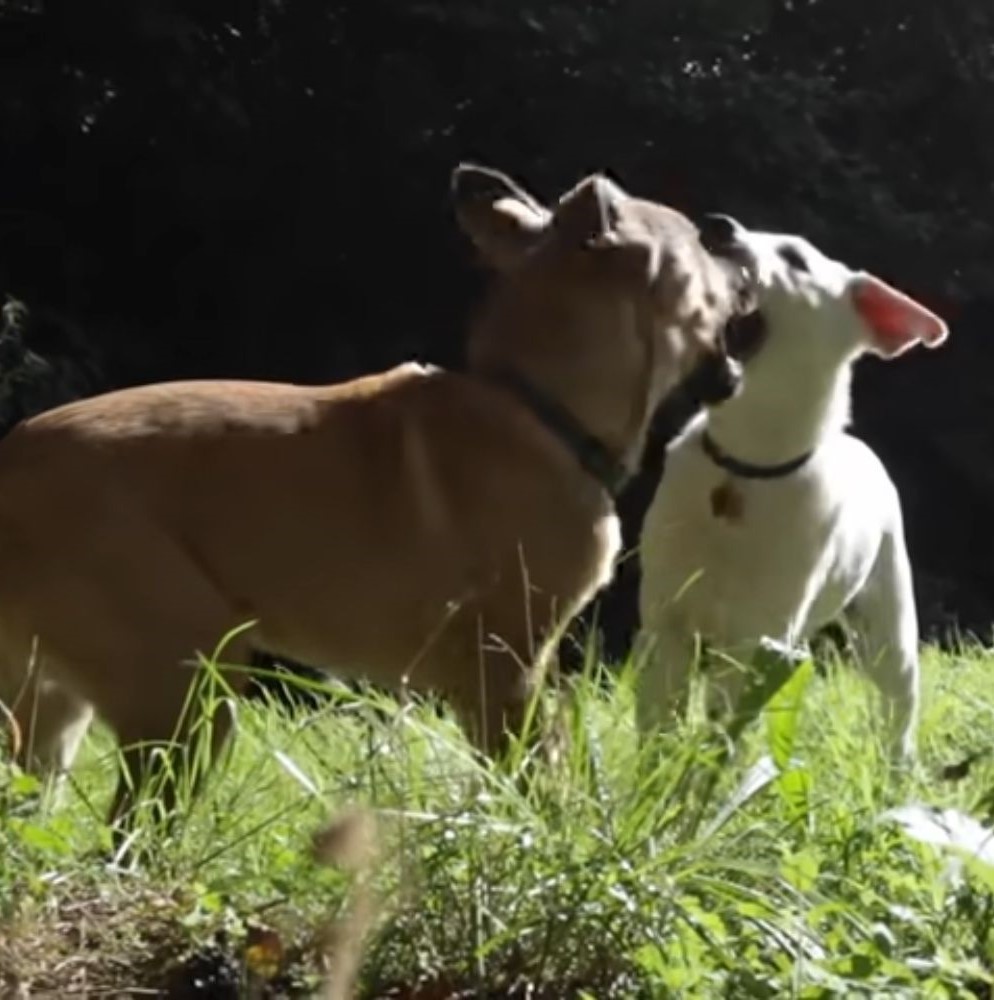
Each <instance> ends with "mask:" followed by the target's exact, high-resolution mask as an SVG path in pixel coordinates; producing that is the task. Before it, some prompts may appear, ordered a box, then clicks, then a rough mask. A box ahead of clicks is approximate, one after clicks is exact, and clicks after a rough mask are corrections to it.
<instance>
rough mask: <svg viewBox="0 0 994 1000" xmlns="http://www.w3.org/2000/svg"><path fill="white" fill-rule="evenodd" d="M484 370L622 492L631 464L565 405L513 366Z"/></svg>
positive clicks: (611, 491) (614, 492) (611, 488)
mask: <svg viewBox="0 0 994 1000" xmlns="http://www.w3.org/2000/svg"><path fill="white" fill-rule="evenodd" d="M480 374H481V375H482V377H483V378H485V379H486V380H487V381H489V382H491V383H492V384H494V385H496V386H499V387H500V388H502V389H504V390H506V391H507V392H509V393H510V394H511V395H512V396H514V397H515V399H517V400H518V402H519V403H521V404H522V405H523V406H525V407H526V408H527V409H528V410H529V411H530V412H531V413H532V414H533V415H534V416H535V417H536V418H537V419H538V420H539V422H540V423H542V424H543V425H544V426H545V427H546V428H547V429H548V430H549V431H551V432H552V433H553V434H554V435H555V436H556V437H557V438H559V440H560V441H561V442H562V443H563V444H564V445H565V446H566V447H567V448H568V449H569V451H571V452H572V453H573V455H574V456H575V457H576V460H577V461H578V462H579V463H580V465H581V466H582V468H583V469H584V470H586V472H587V473H589V475H591V476H592V477H593V478H594V479H596V480H597V482H599V483H600V484H601V486H603V487H604V489H605V490H606V491H607V493H608V495H609V496H610V497H611V498H612V499H614V498H615V497H617V496H618V494H619V493H621V491H622V490H623V489H624V487H625V485H626V484H627V482H628V480H629V479H630V478H631V472H630V470H629V468H628V466H627V465H626V464H625V463H624V461H622V460H621V459H620V458H619V457H618V456H617V455H616V454H615V453H614V452H613V451H612V450H611V449H610V448H609V447H608V446H607V445H606V444H604V442H603V441H601V440H600V439H599V438H598V437H597V436H596V435H594V434H591V433H590V431H588V430H587V428H586V427H585V426H584V425H583V423H582V422H581V421H580V420H578V419H577V417H576V416H575V415H574V414H573V413H572V412H571V411H570V410H569V409H568V408H567V407H566V406H565V405H563V404H562V403H560V402H559V401H558V400H557V399H555V398H554V397H553V396H551V395H549V394H548V393H546V392H544V391H543V390H542V389H540V388H539V387H538V386H537V385H535V383H534V382H532V380H531V379H529V378H527V377H525V376H523V375H522V374H521V373H520V372H517V371H515V370H514V369H513V368H511V367H508V366H504V367H501V368H495V369H493V370H489V371H483V372H482V373H480Z"/></svg>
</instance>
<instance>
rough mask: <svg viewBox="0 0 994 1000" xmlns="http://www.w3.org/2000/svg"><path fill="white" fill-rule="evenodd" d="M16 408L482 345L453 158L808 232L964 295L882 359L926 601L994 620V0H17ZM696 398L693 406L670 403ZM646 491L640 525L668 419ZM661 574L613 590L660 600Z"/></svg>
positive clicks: (619, 596) (877, 367)
mask: <svg viewBox="0 0 994 1000" xmlns="http://www.w3.org/2000/svg"><path fill="white" fill-rule="evenodd" d="M0 29H2V34H0V292H6V293H8V294H10V295H13V296H16V297H17V298H18V299H19V300H21V301H23V302H24V303H26V305H27V306H28V308H29V309H30V314H29V315H27V316H25V315H24V314H19V315H14V314H13V313H12V312H11V311H10V310H8V315H7V321H6V327H5V329H4V331H3V335H2V337H0V430H3V429H6V428H7V427H9V426H10V424H11V423H12V422H13V420H15V419H16V418H17V417H19V416H21V415H22V414H23V413H25V412H33V411H36V410H38V409H41V408H43V407H45V406H48V405H51V404H53V403H54V402H57V401H60V400H62V399H65V398H70V397H71V396H74V395H80V394H85V393H88V392H93V391H96V390H97V389H99V388H103V387H107V386H117V385H124V384H130V383H136V382H143V381H149V380H156V379H168V378H177V377H186V376H247V377H265V378H278V379H291V380H296V381H305V382H306V381H322V380H335V379H341V378H345V377H348V376H352V375H355V374H358V373H361V372H365V371H369V370H375V369H378V368H382V367H385V366H388V365H391V364H393V363H395V362H397V361H399V360H401V359H405V358H409V357H412V356H414V357H419V358H421V359H424V360H431V361H435V362H439V363H443V364H458V363H459V360H460V345H461V343H462V336H463V330H464V326H465V321H466V316H467V314H468V312H469V310H470V308H471V306H472V303H473V301H474V300H475V298H476V296H477V295H478V293H479V289H480V285H481V275H480V274H479V272H478V271H477V270H476V269H475V268H474V266H473V264H472V255H471V252H470V248H469V247H468V245H467V244H466V243H465V241H464V240H463V239H462V238H461V236H460V235H459V234H458V233H457V231H456V228H455V226H454V223H453V220H452V215H451V212H450V209H449V205H448V201H447V184H448V176H449V172H450V170H451V168H452V166H453V165H454V164H455V163H456V162H457V161H458V160H460V159H465V158H471V159H479V160H482V161H484V162H487V163H490V164H492V165H495V166H498V167H500V168H502V169H504V170H507V171H508V172H510V173H512V174H514V175H515V176H516V177H518V178H519V179H520V180H522V181H523V182H524V183H525V184H526V186H528V187H530V188H531V189H532V190H533V191H535V192H536V193H538V194H539V195H540V196H543V197H547V198H551V197H555V196H556V195H558V194H559V193H560V192H561V191H562V190H563V189H565V188H566V187H568V186H570V185H572V184H573V183H574V182H575V181H576V180H578V179H579V177H580V176H581V175H582V174H584V173H586V172H589V171H591V170H594V169H607V170H608V171H609V172H610V173H612V174H613V175H614V176H615V177H616V178H617V179H618V180H620V181H621V182H622V183H623V184H624V185H625V186H626V187H628V188H629V189H630V190H632V191H633V192H636V193H639V194H643V195H646V196H649V197H653V198H656V199H660V200H665V201H668V202H670V203H673V204H675V205H677V206H678V207H681V208H683V209H684V210H687V211H689V212H696V211H701V210H715V209H719V210H723V211H726V212H730V213H732V214H734V215H736V216H738V217H739V218H740V219H741V220H742V221H743V222H745V223H746V224H747V225H751V226H755V227H760V228H762V227H772V228H777V229H782V230H788V231H797V232H801V233H804V234H805V235H807V236H809V237H810V238H811V239H812V240H813V241H814V242H816V243H817V244H819V245H821V246H822V248H823V249H825V250H826V251H828V252H829V253H833V254H835V255H838V256H840V257H842V258H844V259H845V260H846V261H847V262H848V263H850V264H851V265H853V266H864V267H868V268H871V269H873V270H875V271H876V272H877V273H879V274H880V275H881V276H882V277H884V278H886V279H888V280H891V281H893V282H895V283H897V284H899V285H900V286H901V287H902V288H904V289H906V290H907V291H909V292H911V293H913V294H915V295H917V296H918V297H920V298H921V299H922V301H924V302H925V303H927V304H929V305H930V306H931V307H933V308H934V309H936V310H937V311H939V312H940V313H941V314H943V315H944V316H945V317H946V318H947V319H948V320H949V322H950V323H951V326H952V337H951V340H950V341H949V343H948V345H947V346H946V347H944V348H943V349H942V350H941V351H938V352H936V353H934V354H927V353H925V352H921V351H920V352H915V353H914V354H913V355H912V356H909V357H906V358H902V359H901V360H900V361H898V362H895V363H894V364H892V365H883V364H882V363H879V362H874V361H869V360H868V361H865V362H863V363H861V365H860V367H859V375H858V379H857V386H856V402H855V429H856V432H857V433H858V434H859V435H860V436H862V437H864V438H865V439H867V440H868V441H869V442H870V443H871V444H872V445H873V446H874V447H875V448H876V449H877V450H878V452H879V453H880V455H881V456H882V458H883V459H884V460H885V462H886V463H887V464H888V466H889V468H890V469H891V471H892V474H893V476H894V478H895V480H896V481H897V484H898V487H899V489H900V491H901V495H902V498H903V501H904V505H905V516H906V522H907V532H908V535H909V541H910V547H911V551H912V558H913V560H914V563H915V567H916V584H917V587H918V594H919V604H920V610H921V613H922V617H923V621H924V624H925V625H926V627H927V629H928V630H929V631H930V632H932V633H946V632H947V630H948V629H949V628H950V626H956V625H958V626H959V627H962V628H964V629H968V630H973V631H975V632H977V633H978V634H980V635H982V636H984V637H986V636H988V635H989V631H990V629H989V623H990V621H991V619H992V618H994V530H992V528H991V516H992V514H994V407H992V405H991V404H992V402H994V388H992V386H994V332H992V331H991V330H990V329H989V327H990V326H991V324H992V321H994V4H991V3H990V0H943V2H942V3H941V4H939V3H936V2H935V0H872V2H869V0H668V2H667V0H596V2H590V3H583V2H555V0H534V2H528V0H458V2H457V0H449V2H446V3H442V2H438V0H424V2H414V0H352V2H343V0H337V2H336V0H256V2H253V3H247V2H235V0H210V2H205V0H85V2H84V0H50V2H42V0H34V2H32V0H19V2H18V0H0ZM677 409H679V407H677ZM674 419H675V418H674V416H673V414H672V413H670V414H663V415H662V417H661V419H660V421H659V428H658V434H657V436H656V438H655V439H654V441H653V446H652V448H651V449H650V454H649V456H648V460H647V463H646V470H645V473H644V475H643V477H642V480H641V481H640V482H639V483H637V484H636V486H635V487H634V488H633V490H632V491H631V493H630V494H629V495H628V496H627V497H626V498H625V499H624V501H623V504H622V507H623V514H624V516H625V522H626V530H627V533H628V537H629V539H630V540H633V539H634V538H635V537H637V528H638V521H639V518H640V517H641V513H642V510H643V509H644V506H645V504H646V503H647V501H648V499H649V497H650V496H651V492H652V489H653V486H654V482H655V478H656V477H658V475H659V470H660V468H661V460H662V447H661V446H662V443H663V441H664V440H665V437H666V434H667V433H668V432H669V431H670V430H671V429H672V427H673V424H674ZM636 571H637V566H636V565H635V564H634V563H630V564H627V565H626V567H625V568H624V569H623V571H622V572H621V574H620V577H619V583H618V585H617V586H616V588H615V589H614V591H613V592H612V593H610V594H609V595H608V596H607V598H606V599H605V601H604V602H603V606H602V608H601V611H600V616H601V619H602V621H603V622H604V623H605V624H606V626H607V633H608V639H609V652H611V653H613V654H614V655H618V654H619V653H623V651H624V649H625V646H626V644H627V639H628V633H629V631H630V629H631V627H632V625H633V622H634V617H633V616H634V606H633V591H634V586H633V585H634V582H635V579H636V577H635V573H636Z"/></svg>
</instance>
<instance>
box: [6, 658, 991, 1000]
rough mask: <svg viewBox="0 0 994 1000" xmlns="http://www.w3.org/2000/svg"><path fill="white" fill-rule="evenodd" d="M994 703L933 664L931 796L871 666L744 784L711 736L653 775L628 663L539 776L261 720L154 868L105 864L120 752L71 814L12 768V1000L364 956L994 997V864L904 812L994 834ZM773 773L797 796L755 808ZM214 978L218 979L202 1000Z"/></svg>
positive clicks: (320, 723) (448, 748)
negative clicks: (900, 772)
mask: <svg viewBox="0 0 994 1000" xmlns="http://www.w3.org/2000/svg"><path fill="white" fill-rule="evenodd" d="M992 683H994V659H992V658H990V656H988V657H986V658H985V655H984V654H983V653H982V652H980V651H965V652H963V653H962V654H960V655H954V656H949V655H945V656H942V655H939V654H938V653H936V652H933V651H926V655H925V662H924V692H923V706H924V707H923V717H922V726H921V758H922V759H921V765H920V767H919V769H918V771H917V772H916V773H915V774H913V775H910V776H907V775H906V776H893V775H888V771H887V768H886V767H885V765H884V763H883V759H882V756H881V751H880V747H879V734H880V729H881V725H880V715H879V712H878V706H877V705H876V702H875V700H874V696H873V694H872V691H871V689H870V687H869V685H868V684H867V683H866V682H865V681H864V680H863V679H862V678H860V677H859V676H857V675H856V674H855V673H854V672H853V671H851V670H848V669H832V670H830V671H829V672H828V676H827V677H821V676H818V677H815V678H814V679H812V680H811V682H810V684H809V685H808V688H807V690H806V691H805V692H803V699H802V700H801V702H800V704H799V708H797V709H796V710H795V709H793V708H791V706H790V705H789V704H788V702H789V698H788V697H786V696H784V695H783V694H782V695H781V696H780V701H779V703H778V705H777V706H775V709H776V710H773V709H771V710H770V711H769V712H768V713H767V715H766V717H765V719H763V720H760V721H759V722H758V723H757V724H755V725H752V726H750V727H749V729H748V730H747V732H746V734H745V737H744V739H743V740H742V741H741V742H740V743H739V744H738V747H737V750H736V753H735V755H734V758H733V759H732V760H731V761H724V762H722V761H721V760H720V757H721V747H722V746H723V744H722V743H721V741H720V740H719V741H716V740H715V739H714V738H713V734H708V732H706V731H705V730H704V729H703V727H698V728H697V729H693V728H690V727H687V728H685V729H684V730H682V731H681V732H679V733H673V734H668V735H665V736H662V737H660V738H659V739H658V740H657V741H656V742H655V743H654V744H653V745H651V746H650V747H649V748H647V750H645V751H643V752H642V753H641V754H640V753H639V751H638V748H637V743H636V739H635V733H634V723H633V714H634V713H633V684H632V674H631V671H630V670H623V671H621V672H620V674H609V673H607V672H601V671H594V670H591V671H588V673H587V675H585V676H583V677H579V678H577V679H575V680H574V681H571V682H567V683H566V687H567V693H568V696H567V697H566V698H565V699H564V700H563V704H564V705H565V708H564V709H563V712H562V715H561V723H562V724H564V726H565V729H566V731H567V732H568V734H569V740H568V741H566V743H565V744H564V745H565V747H566V749H565V750H563V751H562V754H561V757H560V759H559V760H558V762H555V763H552V764H546V765H538V764H535V765H534V766H532V767H530V768H529V773H530V774H531V775H532V780H531V781H530V782H525V781H523V780H521V773H520V772H521V768H522V767H524V765H523V764H522V765H520V766H519V767H517V768H515V767H511V768H508V769H506V770H498V769H494V768H490V767H486V766H483V765H481V764H479V763H478V762H476V761H475V760H474V758H473V755H472V754H471V753H470V751H469V749H468V747H467V744H466V742H465V740H464V738H463V736H462V734H461V732H460V731H459V729H458V727H457V726H456V724H455V723H454V721H453V720H452V718H451V717H450V716H449V715H447V714H445V715H441V716H439V715H438V714H436V712H435V711H434V710H433V709H432V708H431V707H430V706H427V705H424V704H407V705H403V706H398V705H397V704H396V703H395V702H393V701H390V700H389V699H385V698H383V697H382V696H378V695H376V694H374V693H363V694H361V695H357V694H355V693H352V692H349V691H348V690H346V689H344V688H337V687H335V688H333V689H332V690H333V691H334V692H335V696H334V698H333V700H332V703H331V704H330V705H329V706H328V707H327V708H324V709H322V710H320V711H319V712H317V713H309V714H308V713H304V712H298V713H296V714H292V713H289V712H287V711H285V710H282V709H280V708H279V707H277V706H274V705H265V704H260V703H242V704H241V705H240V706H239V709H238V711H239V722H238V734H237V739H236V742H235V745H234V749H233V752H232V755H231V758H230V760H228V761H227V762H226V764H225V766H224V767H223V768H222V769H220V770H219V771H218V772H216V773H215V775H214V776H212V779H211V781H210V784H209V785H208V787H207V789H206V790H205V792H206V793H205V794H204V795H203V796H202V797H201V798H200V799H199V800H197V802H196V805H195V807H193V808H192V810H190V811H189V813H188V814H187V815H186V817H185V819H184V820H183V821H182V822H181V823H180V824H179V825H178V826H177V827H176V828H175V830H174V831H173V832H172V833H171V834H169V835H168V836H167V835H163V834H160V835H158V836H157V838H156V839H154V840H151V839H146V840H145V841H144V842H143V843H142V844H141V846H143V847H144V848H146V849H147V851H148V861H147V862H146V863H145V864H144V865H143V866H142V867H141V868H140V869H139V870H136V871H128V870H124V869H122V868H117V867H115V866H113V865H110V864H108V863H107V860H106V849H107V845H108V843H109V841H108V834H107V831H106V829H105V828H104V826H103V824H102V823H101V820H100V814H101V813H102V811H103V809H104V808H105V806H106V803H107V801H108V797H109V795H110V792H111V790H112V787H113V770H114V766H115V759H114V748H113V743H112V741H111V740H110V739H109V738H108V736H107V734H106V733H105V732H101V731H99V730H98V731H97V732H96V733H95V734H94V735H92V736H91V737H90V739H89V740H88V741H87V745H86V747H85V749H84V752H83V754H82V760H81V761H80V763H79V765H78V766H77V768H76V769H75V771H74V775H73V782H72V785H71V786H70V787H69V788H67V789H66V791H65V793H64V796H63V801H62V802H61V803H60V804H58V805H52V804H51V803H47V802H44V801H43V802H42V803H41V805H40V808H39V804H38V803H37V802H35V801H34V800H33V799H34V796H33V793H32V787H31V782H30V781H29V780H27V779H25V778H24V777H23V776H19V775H18V774H16V773H14V772H13V771H11V770H10V769H7V770H5V771H0V810H2V812H0V921H2V923H0V996H5V995H7V994H6V993H5V992H4V990H5V989H6V990H7V991H9V992H10V995H15V993H14V990H15V989H16V988H17V987H18V986H20V987H21V988H22V989H24V988H26V989H28V990H30V991H31V992H30V994H26V993H22V994H21V995H32V996H35V995H38V996H59V997H62V996H72V995H79V996H99V995H103V996H107V995H110V996H122V995H133V996H140V995H157V994H156V993H155V992H154V991H155V990H165V989H166V988H167V985H168V984H169V983H172V984H173V985H172V988H173V990H174V994H173V995H177V996H178V995H185V996H192V995H200V996H212V997H223V996H225V995H229V996H235V995H239V996H252V997H265V996H272V997H275V996H284V995H303V996H317V995H328V996H331V995H333V991H332V990H331V988H330V987H329V986H328V983H327V976H328V973H329V970H330V971H331V973H332V974H344V973H345V972H347V963H348V961H349V960H350V959H355V960H356V961H358V962H359V965H360V971H359V975H358V984H357V988H356V995H358V996H368V997H378V996H397V997H409V998H413V997H422V998H424V1000H427V998H432V1000H441V998H444V997H449V996H456V995H458V996H466V997H477V996H479V997H482V996H490V997H507V996H521V997H525V996H532V997H536V996H547V997H569V996H575V997H590V998H593V997H597V998H606V997H671V996H672V997H687V998H707V997H729V998H740V997H778V998H779V997H804V998H815V997H867V998H870V997H872V998H880V997H909V998H911V997H914V998H918V997H987V996H990V995H991V992H990V988H989V983H990V982H991V976H990V970H991V968H992V967H994V961H992V959H994V935H992V923H994V903H992V895H991V889H992V886H994V868H989V867H985V866H983V865H982V864H979V863H972V864H964V863H962V862H961V861H959V860H957V856H956V855H955V854H952V853H950V852H949V851H948V850H945V849H942V848H940V847H936V846H934V845H932V844H927V843H920V842H918V840H916V839H914V838H913V837H912V836H909V834H908V832H907V831H906V830H905V829H903V828H902V827H901V826H900V825H898V824H897V823H896V822H894V821H893V820H889V819H887V818H886V817H885V816H884V814H885V812H886V811H887V810H888V809H890V808H893V807H896V806H901V805H904V804H907V803H915V802H919V803H927V804H931V805H936V806H941V807H943V808H951V809H955V810H958V811H960V812H962V813H965V814H969V815H972V816H973V817H975V818H976V819H977V820H979V821H980V822H982V823H985V824H989V823H990V822H991V820H992V818H994V817H992V815H991V814H992V812H994V799H992V792H994V759H989V758H988V757H987V756H981V757H980V759H978V760H977V761H976V762H975V763H974V764H973V765H972V767H971V768H969V773H967V774H966V775H965V776H963V777H961V778H959V779H958V780H951V779H950V778H949V777H948V776H943V773H942V772H943V768H944V767H946V766H947V765H950V764H955V763H957V762H960V761H963V760H964V759H966V758H968V757H969V756H970V755H971V754H973V753H975V752H978V751H986V750H987V749H988V748H989V747H990V746H991V744H992V742H994V699H992V698H991V696H990V687H991V684H992ZM798 686H799V687H800V682H798ZM795 693H800V692H799V691H798V692H795ZM560 728H562V725H561V727H560ZM764 755H769V756H770V757H772V758H773V759H774V760H776V761H779V762H780V763H781V765H783V767H782V769H781V772H780V774H779V776H778V777H776V778H775V780H771V781H768V782H767V783H766V784H765V785H763V786H762V787H760V788H759V789H758V790H757V791H755V793H754V794H753V795H752V796H751V797H746V798H745V799H744V801H741V802H737V797H736V794H735V793H736V790H737V789H741V787H742V783H743V781H744V779H745V778H746V777H747V776H748V775H750V773H751V774H753V775H755V774H756V773H757V772H756V770H755V767H754V765H756V762H757V761H758V760H759V759H760V758H761V757H763V756H764ZM353 807H368V809H369V811H370V813H369V814H370V815H371V816H372V817H373V819H374V820H375V832H371V831H370V829H368V828H366V827H362V826H361V825H360V826H356V825H355V824H356V823H357V822H358V820H356V819H355V817H353V821H351V825H350V821H349V820H348V819H346V820H343V823H342V825H341V827H340V828H339V829H338V831H337V842H336V843H337V848H336V845H335V844H332V848H335V849H331V848H329V849H327V850H326V851H325V855H326V856H325V857H324V859H323V860H322V859H321V858H317V857H315V855H314V852H313V851H312V840H313V837H314V834H315V832H316V831H318V830H319V829H321V828H322V827H324V826H326V824H327V823H328V821H329V818H330V817H332V816H334V815H336V814H341V812H342V810H350V809H352V808H353ZM361 815H363V814H360V816H361ZM350 833H351V835H352V836H353V840H358V842H359V843H358V847H360V848H362V849H363V851H364V852H365V853H366V854H367V855H368V856H367V858H366V860H365V861H364V860H363V858H362V857H359V856H357V855H356V850H355V849H354V848H356V845H355V844H353V845H352V847H353V850H351V852H350V850H349V849H348V845H345V844H343V841H344V840H347V839H348V836H349V834H350ZM328 836H329V837H331V834H329V835H328ZM333 839H334V838H333ZM363 851H360V852H359V854H362V853H363ZM327 855H333V857H332V858H331V861H330V862H329V859H328V857H327ZM336 860H337V863H335V862H336ZM350 935H351V937H352V939H353V940H352V941H351V943H350V942H349V937H350ZM219 956H223V957H224V958H225V959H226V960H227V963H228V964H227V973H228V976H229V979H231V981H235V980H237V982H238V984H239V985H238V990H239V992H237V993H236V992H229V993H227V994H225V993H224V992H222V988H221V985H220V984H221V981H222V979H223V976H222V972H223V969H221V965H223V963H220V964H219ZM196 962H199V963H200V964H199V966H197V965H196ZM197 968H199V969H200V973H199V975H200V976H201V979H202V980H204V981H205V982H206V981H207V979H209V976H210V975H215V976H216V977H218V978H216V979H215V980H214V981H213V985H205V986H203V989H202V991H201V992H200V993H196V992H195V991H194V992H190V990H191V989H192V987H191V983H192V982H193V981H194V980H195V979H196V977H197V974H198V973H196V971H195V970H196V969H197ZM346 978H347V977H346ZM184 982H185V985H186V989H187V992H186V993H182V992H181V985H180V984H181V983H184ZM129 988H130V989H132V990H138V989H139V988H142V989H145V990H148V991H153V992H149V993H139V992H133V993H130V994H129V993H126V992H124V991H126V990H127V989H129ZM459 989H463V990H466V991H467V992H464V993H460V992H458V990H459ZM321 990H326V991H327V992H326V993H321V992H320V991H321ZM391 990H392V992H391ZM529 990H530V992H529ZM158 995H161V994H158ZM338 995H342V994H338Z"/></svg>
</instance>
